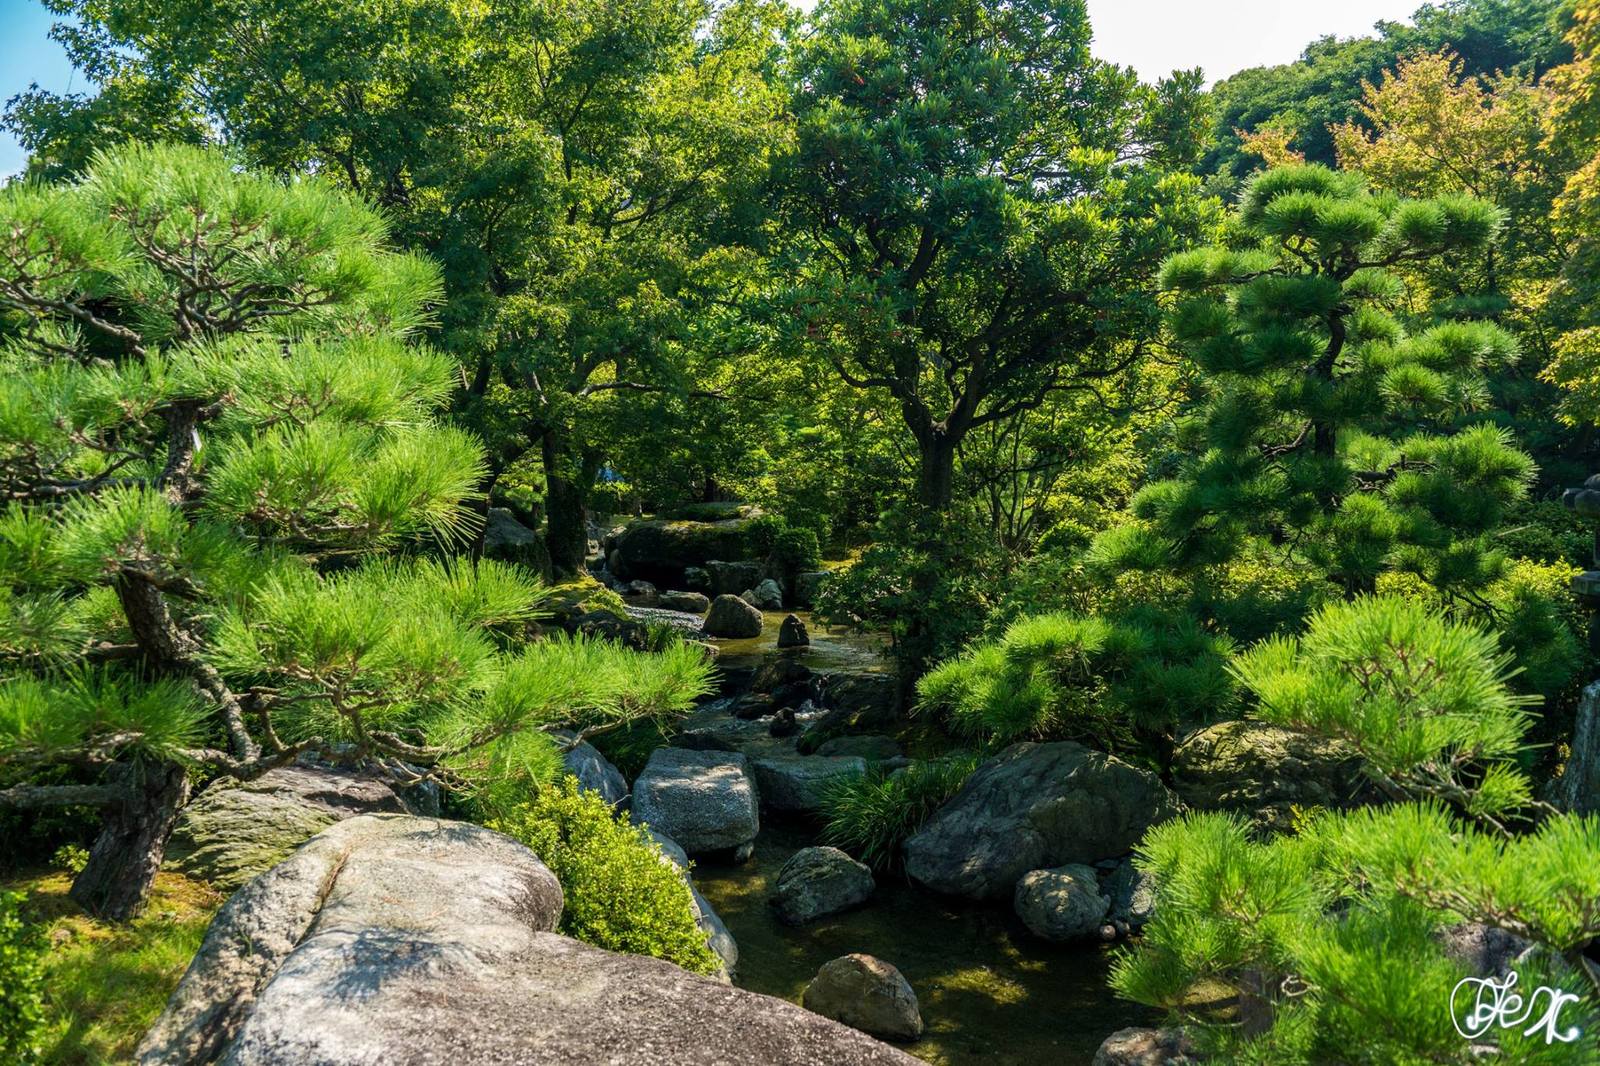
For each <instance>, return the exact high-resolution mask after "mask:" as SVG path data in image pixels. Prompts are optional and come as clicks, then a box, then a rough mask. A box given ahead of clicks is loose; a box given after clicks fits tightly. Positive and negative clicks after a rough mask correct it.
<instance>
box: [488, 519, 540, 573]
mask: <svg viewBox="0 0 1600 1066" xmlns="http://www.w3.org/2000/svg"><path fill="white" fill-rule="evenodd" d="M483 554H484V555H486V556H488V557H489V558H490V559H503V560H505V561H506V562H510V563H521V564H522V565H523V566H526V567H529V568H530V569H532V570H533V571H534V572H535V573H539V574H545V575H548V574H549V573H550V552H549V549H547V548H546V547H545V543H544V538H543V537H541V536H540V535H539V534H538V533H537V532H535V531H534V530H532V529H529V528H528V527H527V526H525V525H523V524H522V523H521V522H519V521H517V517H516V515H514V514H512V513H511V512H510V511H508V510H507V509H506V508H504V507H491V508H489V514H488V517H487V518H486V519H485V520H484V525H483Z"/></svg>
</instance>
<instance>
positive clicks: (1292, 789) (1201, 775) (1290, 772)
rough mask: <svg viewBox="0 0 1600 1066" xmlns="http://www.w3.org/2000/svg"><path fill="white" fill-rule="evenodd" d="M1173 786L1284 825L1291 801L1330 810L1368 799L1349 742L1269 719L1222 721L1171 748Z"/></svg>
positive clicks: (1186, 797) (1188, 801)
mask: <svg viewBox="0 0 1600 1066" xmlns="http://www.w3.org/2000/svg"><path fill="white" fill-rule="evenodd" d="M1172 787H1173V790H1174V791H1176V792H1177V794H1178V798H1179V799H1181V800H1182V801H1183V802H1184V804H1185V805H1186V806H1189V807H1193V808H1195V809H1196V810H1202V811H1219V810H1220V811H1234V812H1237V813H1239V814H1243V815H1245V816H1246V817H1248V818H1250V819H1252V820H1254V821H1255V822H1256V824H1257V825H1260V826H1262V827H1263V828H1267V829H1274V830H1283V829H1288V828H1289V826H1290V823H1291V820H1292V811H1293V809H1294V808H1295V807H1300V808H1302V809H1304V810H1310V809H1311V808H1313V807H1325V808H1328V809H1330V810H1334V809H1339V808H1343V807H1351V806H1356V805H1358V804H1360V803H1363V802H1366V801H1367V800H1369V799H1371V798H1372V791H1371V786H1370V785H1368V784H1367V783H1366V778H1365V777H1364V776H1363V775H1362V773H1361V757H1360V756H1359V755H1357V754H1356V752H1355V750H1354V749H1353V748H1351V747H1349V746H1348V745H1345V744H1342V743H1340V742H1339V741H1336V740H1329V739H1327V738H1325V737H1317V736H1313V735H1311V734H1309V733H1301V732H1297V731H1295V730H1292V729H1282V728H1280V727H1278V726H1275V725H1269V724H1268V723H1266V722H1250V721H1235V722H1219V723H1217V724H1216V725H1212V726H1207V727H1206V728H1204V729H1199V730H1196V731H1195V732H1193V733H1191V734H1189V736H1187V737H1185V738H1184V740H1183V742H1182V743H1180V744H1179V745H1178V749H1177V751H1176V752H1174V753H1173V760H1172Z"/></svg>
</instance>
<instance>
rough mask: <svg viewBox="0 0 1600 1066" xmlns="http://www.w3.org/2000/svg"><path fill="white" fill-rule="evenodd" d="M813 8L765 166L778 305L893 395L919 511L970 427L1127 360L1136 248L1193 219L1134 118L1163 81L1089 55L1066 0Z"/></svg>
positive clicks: (1202, 214) (1146, 330) (1157, 250)
mask: <svg viewBox="0 0 1600 1066" xmlns="http://www.w3.org/2000/svg"><path fill="white" fill-rule="evenodd" d="M815 19H816V25H817V32H816V33H815V34H813V35H812V36H811V37H810V38H809V39H808V40H806V41H805V42H804V43H803V44H802V45H801V46H800V48H799V51H798V55H797V56H796V58H795V60H794V63H795V83H796V86H797V90H796V94H795V98H794V110H795V117H796V122H797V127H798V128H797V143H796V146H795V149H794V153H793V155H792V156H791V157H789V158H787V159H786V160H784V163H783V166H782V169H781V171H780V183H781V187H782V189H783V191H784V193H785V195H786V199H785V212H784V214H783V216H782V222H783V224H784V225H785V226H786V227H787V228H788V229H790V231H791V232H792V234H793V237H794V239H793V242H792V244H791V245H790V247H788V248H787V249H784V251H786V252H787V253H788V254H789V255H790V256H791V257H792V258H793V260H794V271H795V283H794V284H793V286H792V287H791V288H790V289H788V290H785V291H784V292H783V293H782V294H781V295H780V297H779V299H778V304H779V307H778V314H779V315H780V316H782V319H783V321H784V324H785V326H786V328H787V334H788V336H789V337H790V338H791V339H792V341H793V343H794V344H796V345H798V346H800V347H802V348H803V349H804V350H805V351H807V352H808V353H810V354H811V355H812V356H813V357H815V358H816V359H818V360H819V361H821V362H822V363H824V364H825V365H828V366H831V367H832V368H833V369H834V371H835V372H836V373H837V374H838V376H839V377H840V379H841V380H843V381H844V382H846V383H847V384H849V385H850V386H852V387H853V388H856V389H860V390H869V391H873V392H875V393H876V394H878V395H880V396H882V397H884V402H885V403H886V405H887V406H888V407H889V409H890V410H893V411H894V412H896V413H897V414H898V416H899V418H900V420H901V422H902V423H903V425H904V432H905V433H906V435H907V436H908V437H909V438H910V441H911V442H912V443H913V444H914V446H915V448H916V470H917V489H916V499H917V502H918V503H919V504H920V505H921V507H922V508H923V509H924V510H925V511H927V512H931V513H934V514H940V513H943V512H945V511H947V510H948V509H949V508H950V505H951V502H952V498H953V492H954V485H955V471H956V467H957V454H958V452H959V450H960V449H961V447H962V444H963V442H964V441H965V440H966V439H967V437H968V435H969V434H970V433H971V432H972V431H974V430H975V429H979V428H981V427H983V426H986V425H989V424H991V423H995V422H998V421H1001V420H1004V419H1007V418H1011V417H1013V416H1017V415H1022V414H1025V413H1026V412H1028V411H1031V410H1033V409H1036V408H1038V407H1039V406H1040V405H1042V404H1044V403H1045V402H1046V401H1047V400H1049V399H1050V398H1051V397H1052V396H1054V395H1057V394H1060V393H1063V392H1072V391H1095V390H1104V391H1105V392H1106V393H1113V392H1115V391H1116V389H1117V388H1118V387H1120V386H1121V385H1123V384H1124V382H1123V378H1124V377H1126V376H1127V375H1129V374H1130V373H1132V372H1133V371H1134V370H1135V368H1136V367H1138V365H1139V363H1140V360H1141V356H1142V355H1143V354H1144V352H1145V345H1146V343H1147V342H1148V340H1149V338H1150V337H1151V336H1152V335H1153V332H1154V325H1155V322H1156V319H1157V317H1158V312H1157V309H1156V307H1155V304H1154V302H1153V301H1152V299H1151V298H1150V295H1149V293H1148V291H1147V290H1146V286H1145V281H1146V280H1147V278H1148V276H1149V266H1150V264H1151V263H1152V261H1153V259H1152V257H1159V256H1160V255H1162V254H1164V253H1165V252H1166V251H1169V250H1172V249H1174V248H1176V247H1180V246H1182V244H1183V243H1184V242H1185V241H1187V240H1190V239H1193V238H1194V237H1195V236H1197V235H1198V234H1199V233H1200V232H1201V231H1202V230H1203V229H1204V227H1205V224H1206V222H1207V212H1206V208H1205V206H1204V204H1203V202H1202V201H1201V200H1200V198H1199V197H1198V195H1197V193H1196V188H1195V185H1194V183H1193V181H1192V180H1191V179H1188V178H1185V177H1183V176H1181V175H1179V174H1175V173H1172V172H1169V171H1167V170H1165V169H1163V167H1162V166H1161V165H1159V164H1160V163H1161V162H1164V161H1166V159H1167V156H1168V155H1170V154H1172V153H1171V152H1170V151H1169V150H1168V149H1170V148H1171V147H1172V140H1173V139H1172V138H1171V137H1169V136H1167V135H1166V133H1153V132H1152V131H1155V130H1164V131H1168V132H1169V133H1170V129H1169V125H1170V124H1168V125H1163V124H1161V123H1159V122H1155V121H1153V120H1152V112H1155V111H1158V110H1160V109H1161V108H1162V107H1167V108H1168V109H1172V108H1175V107H1176V106H1177V104H1178V101H1179V100H1180V99H1182V94H1181V93H1173V92H1168V93H1167V94H1166V95H1165V97H1164V98H1163V97H1162V96H1161V94H1158V93H1155V92H1153V91H1151V90H1148V89H1145V88H1141V87H1140V86H1139V85H1138V84H1137V82H1136V81H1135V80H1134V79H1133V77H1132V76H1131V74H1129V73H1127V72H1125V71H1121V70H1118V69H1117V68H1114V67H1111V66H1108V65H1106V64H1104V63H1101V62H1099V61H1097V60H1095V59H1094V58H1093V57H1092V56H1091V55H1090V52H1089V43H1090V32H1089V25H1088V20H1087V17H1086V15H1085V11H1084V7H1083V5H1082V4H1081V3H1079V2H1075V0H1039V2H1030V3H1026V4H1020V5H996V4H990V3H987V2H983V0H948V2H944V3H937V4H932V5H929V4H925V3H909V2H903V0H841V2H837V3H828V4H823V5H822V6H821V7H819V8H818V10H817V12H816V15H815ZM1180 110H1181V109H1180ZM1184 113H1185V114H1187V113H1188V112H1184ZM1179 125H1180V126H1181V125H1182V124H1181V123H1180V124H1179ZM1141 137H1144V138H1146V139H1144V140H1141ZM1179 140H1181V138H1179ZM1179 151H1181V149H1179ZM1141 160H1143V161H1144V162H1141Z"/></svg>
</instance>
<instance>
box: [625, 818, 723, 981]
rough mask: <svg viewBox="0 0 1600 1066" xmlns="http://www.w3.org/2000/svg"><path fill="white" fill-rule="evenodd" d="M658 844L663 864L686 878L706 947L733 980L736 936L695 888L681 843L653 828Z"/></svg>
mask: <svg viewBox="0 0 1600 1066" xmlns="http://www.w3.org/2000/svg"><path fill="white" fill-rule="evenodd" d="M646 832H648V833H649V834H650V836H651V837H652V838H653V839H654V840H655V842H656V843H657V844H659V845H660V846H661V858H662V861H664V862H667V863H670V864H671V865H673V866H675V867H677V868H678V871H679V873H681V874H682V875H683V882H684V884H686V885H688V886H689V895H690V897H691V898H692V899H693V900H694V920H695V924H696V925H698V926H699V927H700V930H701V932H703V933H705V935H706V946H707V947H709V948H710V949H711V950H712V951H714V952H716V953H717V957H718V958H719V959H721V960H722V970H723V973H724V974H725V975H727V976H728V978H729V979H730V980H731V979H732V976H733V974H734V973H735V972H736V971H737V970H738V969H739V943H738V941H736V940H734V939H733V934H732V933H730V932H729V931H728V926H727V925H726V923H724V922H723V920H722V916H721V915H719V914H718V913H717V912H716V909H715V908H714V907H712V906H711V903H710V901H709V900H707V899H706V898H705V897H704V896H702V895H701V894H700V890H699V889H698V888H696V887H695V885H694V879H693V878H692V877H691V876H690V874H689V856H687V855H685V854H684V852H683V849H682V848H680V847H678V842H677V841H675V840H673V839H672V838H671V837H669V836H666V835H665V834H663V833H658V832H656V831H655V830H654V829H650V830H646Z"/></svg>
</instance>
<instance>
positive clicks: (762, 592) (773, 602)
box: [741, 577, 783, 611]
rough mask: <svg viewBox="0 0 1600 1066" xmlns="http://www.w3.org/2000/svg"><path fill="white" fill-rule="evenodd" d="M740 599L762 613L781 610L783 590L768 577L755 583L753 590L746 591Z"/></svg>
mask: <svg viewBox="0 0 1600 1066" xmlns="http://www.w3.org/2000/svg"><path fill="white" fill-rule="evenodd" d="M741 598H742V599H743V600H744V601H745V602H746V603H748V604H750V605H751V606H752V607H757V608H759V609H761V610H763V611H781V610H783V589H782V588H780V587H779V586H778V583H777V582H776V581H774V580H772V579H771V578H770V577H769V578H765V579H763V580H762V581H760V582H759V583H757V585H756V587H755V588H752V589H746V590H745V591H744V594H743V596H742V597H741Z"/></svg>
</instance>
